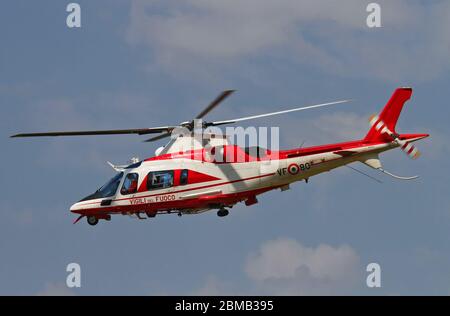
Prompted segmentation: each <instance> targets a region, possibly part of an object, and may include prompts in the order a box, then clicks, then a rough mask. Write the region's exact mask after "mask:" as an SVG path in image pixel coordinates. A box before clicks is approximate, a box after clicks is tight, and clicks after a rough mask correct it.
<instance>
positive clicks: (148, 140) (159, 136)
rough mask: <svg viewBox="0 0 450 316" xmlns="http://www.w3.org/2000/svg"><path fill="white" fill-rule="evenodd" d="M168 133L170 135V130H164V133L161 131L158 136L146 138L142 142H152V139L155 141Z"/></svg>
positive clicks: (167, 135)
mask: <svg viewBox="0 0 450 316" xmlns="http://www.w3.org/2000/svg"><path fill="white" fill-rule="evenodd" d="M170 135H171V132H165V133H163V134H161V135H158V136H155V137H152V138H149V139H146V140H144V142H146V143H149V142H154V141H157V140H160V139H163V138H166V137H169V136H170Z"/></svg>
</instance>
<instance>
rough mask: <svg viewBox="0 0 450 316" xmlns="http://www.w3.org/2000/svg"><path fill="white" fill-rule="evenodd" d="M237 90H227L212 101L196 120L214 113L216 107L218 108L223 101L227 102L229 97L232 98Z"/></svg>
mask: <svg viewBox="0 0 450 316" xmlns="http://www.w3.org/2000/svg"><path fill="white" fill-rule="evenodd" d="M234 91H235V90H225V91H223V92H222V93H221V94H219V96H217V98H216V99H215V100H214V101H212V102H211V103H210V104H209V105H208V106H207V107H206V108H205V109H204V110H203V111H201V112H200V113H199V114H198V115H197V116H196V117H195V118H196V119H201V118H202V117H204V116H205V115H206V114H208V113H209V112H211V111H212V109H214V108H215V107H216V106H218V105H219V104H220V103H221V102H222V101H223V100H225V99H226V98H227V97H228V96H230V95H231V94H232V93H233V92H234Z"/></svg>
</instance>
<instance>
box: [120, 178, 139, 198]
mask: <svg viewBox="0 0 450 316" xmlns="http://www.w3.org/2000/svg"><path fill="white" fill-rule="evenodd" d="M138 180H139V175H138V174H137V173H129V174H127V176H126V177H125V180H123V185H122V189H120V193H121V194H122V195H127V194H133V193H136V192H137V189H138Z"/></svg>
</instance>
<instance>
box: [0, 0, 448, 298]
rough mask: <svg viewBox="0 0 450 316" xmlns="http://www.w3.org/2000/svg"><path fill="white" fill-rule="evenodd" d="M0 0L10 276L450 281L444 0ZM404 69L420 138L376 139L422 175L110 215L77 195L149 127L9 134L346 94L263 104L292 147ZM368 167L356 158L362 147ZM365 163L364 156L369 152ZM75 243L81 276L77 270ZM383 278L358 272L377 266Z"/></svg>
mask: <svg viewBox="0 0 450 316" xmlns="http://www.w3.org/2000/svg"><path fill="white" fill-rule="evenodd" d="M68 3H69V1H67V3H66V2H64V1H59V0H58V1H56V0H54V1H52V0H46V1H39V2H30V1H5V2H4V3H3V4H2V10H1V11H0V38H1V39H2V43H1V46H0V53H1V55H0V104H1V107H2V115H1V125H0V131H1V134H2V135H3V137H1V138H0V142H1V148H2V155H1V156H0V159H1V161H0V165H1V166H2V169H1V170H2V174H3V176H2V177H1V179H0V187H1V188H2V190H1V192H2V193H1V197H2V199H1V201H0V216H1V220H0V258H1V260H0V294H29V295H36V294H78V295H83V294H86V295H98V294H125V295H129V294H144V295H155V294H364V295H380V294H387V295H392V294H444V295H448V294H449V293H450V248H449V247H450V246H449V242H448V241H449V236H448V231H449V230H450V200H449V197H448V182H449V180H450V175H449V172H448V170H449V169H448V167H449V166H448V159H447V157H448V154H449V145H448V142H447V139H446V138H447V137H448V136H449V133H450V131H449V127H448V123H447V119H448V117H449V114H450V112H449V110H448V106H447V102H448V100H449V98H450V91H449V89H448V86H449V84H450V75H449V69H450V60H449V59H448V56H449V53H450V33H449V31H448V30H449V29H450V24H449V23H450V22H449V21H450V6H449V4H448V3H447V2H446V1H433V2H424V1H401V0H396V1H389V2H387V1H379V2H378V3H379V4H380V5H381V8H382V27H381V28H379V29H369V28H368V27H367V26H366V24H365V20H366V17H367V12H366V11H365V7H366V5H367V4H368V3H369V1H367V3H366V2H365V1H356V0H355V1H353V0H347V1H339V2H337V1H294V0H282V1H255V0H248V1H234V0H232V1H216V2H212V1H206V0H197V1H195V0H189V1H170V2H167V1H108V2H106V1H78V3H79V4H80V5H81V10H82V17H81V18H82V27H81V28H80V29H69V28H67V27H66V25H65V20H66V15H67V13H66V12H65V6H66V5H67V4H68ZM397 86H412V87H413V88H414V94H413V97H412V100H411V101H410V102H409V103H407V104H406V106H405V108H404V111H403V113H402V116H401V117H400V120H399V123H398V125H397V126H398V130H399V131H400V132H426V133H430V134H431V135H432V136H431V138H429V139H426V140H425V141H423V142H421V143H418V144H417V145H418V147H419V148H420V149H421V151H422V152H423V156H422V157H421V158H420V159H419V160H417V161H411V160H409V159H408V158H407V157H406V156H405V155H403V154H402V153H401V152H400V151H394V152H390V153H387V154H385V155H384V156H383V162H384V165H385V167H386V169H388V170H391V171H393V172H396V173H399V174H405V175H410V174H411V175H412V174H419V175H421V178H420V179H419V180H418V181H415V182H397V181H394V180H392V179H390V178H383V176H380V175H376V176H377V177H378V178H380V179H382V180H383V184H378V183H376V182H373V181H371V180H369V179H367V178H365V177H363V176H361V175H359V174H357V173H355V172H352V171H351V170H349V169H347V168H344V169H342V170H336V171H333V172H330V173H329V174H326V175H319V176H317V177H315V178H312V179H311V181H310V183H309V184H304V183H298V184H296V185H294V186H293V187H292V189H291V190H289V191H286V192H282V193H280V192H279V191H274V192H270V193H268V194H266V195H264V196H261V197H260V198H259V204H257V205H254V206H252V207H245V206H244V205H239V206H236V207H235V208H233V210H232V212H231V214H230V216H228V217H227V218H223V219H219V218H218V217H217V216H216V214H215V212H210V213H205V214H201V215H197V216H183V217H182V218H178V217H177V216H160V217H157V218H155V219H154V220H146V221H138V220H135V219H131V218H128V217H119V216H117V217H113V220H112V221H111V222H109V223H103V222H101V223H100V224H99V225H97V226H96V227H95V228H93V227H90V226H88V225H87V224H86V223H85V222H84V221H83V222H81V223H79V224H77V225H72V220H73V219H74V216H73V215H72V214H70V213H69V211H68V209H69V207H70V205H71V204H72V203H73V202H75V201H77V200H79V199H80V198H81V197H83V196H85V195H87V194H89V193H91V192H92V191H93V190H95V189H96V188H97V187H98V186H99V185H101V184H102V183H103V182H105V181H106V180H107V179H108V178H110V177H111V176H112V175H113V170H112V169H111V168H110V167H109V166H108V165H107V164H106V161H107V160H109V161H113V162H116V163H124V162H126V161H127V160H128V159H129V158H131V157H132V156H136V155H137V156H139V157H141V158H145V157H150V156H152V155H153V153H154V150H155V149H156V148H157V147H158V146H159V145H160V144H148V143H143V142H142V141H141V139H140V138H139V137H137V136H114V137H90V138H81V137H80V138H68V139H33V140H29V139H28V140H17V139H14V140H13V139H9V138H8V136H9V135H11V134H14V133H16V132H27V131H47V130H65V129H67V130H70V129H104V128H106V129H110V128H133V127H151V126H160V125H165V124H176V123H178V122H181V121H185V120H188V119H190V118H191V117H192V116H193V113H197V112H198V111H200V110H201V109H202V108H203V107H204V106H205V105H206V104H207V103H208V102H209V101H210V100H211V99H213V98H214V97H215V96H216V95H217V94H218V93H219V92H220V91H222V90H225V89H228V88H234V89H237V93H236V94H234V95H233V96H232V97H231V98H230V99H228V100H227V101H226V102H225V103H224V104H222V106H221V107H220V108H218V109H216V110H215V111H214V113H211V114H210V118H211V119H228V118H233V117H236V116H241V115H252V114H257V113H264V112H270V111H276V110H279V109H284V108H289V107H294V106H301V105H308V104H311V103H321V102H327V101H331V100H338V99H342V98H352V99H354V100H355V101H354V102H352V103H351V104H349V105H343V106H338V107H335V108H332V109H320V110H317V111H310V112H308V113H305V112H302V113H294V114H291V115H286V116H280V117H276V118H272V119H270V120H269V119H263V120H260V121H258V124H260V125H261V126H280V128H281V130H280V131H281V147H282V148H289V147H294V146H298V145H300V144H301V143H302V142H303V141H305V142H306V143H305V146H308V145H313V144H319V143H329V142H335V141H342V140H347V139H354V138H358V137H361V136H363V135H364V133H365V132H366V130H367V129H368V128H369V127H368V123H367V118H368V117H369V115H370V114H372V113H374V112H377V111H379V110H380V108H381V107H382V106H383V105H384V104H385V102H386V101H387V99H388V98H389V96H390V94H391V93H392V91H393V90H394V89H395V88H396V87H397ZM359 168H360V169H364V168H365V167H364V166H360V167H359ZM367 172H369V173H371V174H373V173H372V171H370V170H368V171H367ZM70 262H77V263H79V264H80V265H81V269H82V287H81V288H80V289H75V290H74V289H68V288H66V287H65V278H66V275H67V273H66V271H65V268H66V265H67V264H69V263H70ZM370 262H377V263H379V264H380V265H381V268H382V288H380V289H369V288H367V287H366V285H365V279H366V275H367V273H366V272H365V269H366V265H367V264H369V263H370Z"/></svg>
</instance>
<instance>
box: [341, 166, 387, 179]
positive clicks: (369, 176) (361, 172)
mask: <svg viewBox="0 0 450 316" xmlns="http://www.w3.org/2000/svg"><path fill="white" fill-rule="evenodd" d="M344 166H346V167H347V168H349V169H352V170H353V171H356V172H358V173H360V174H362V175H364V176H366V177H368V178H370V179H372V180H373V181H376V182H378V183H383V181H381V180H378V179H377V178H375V177H372V176H371V175H369V174H367V173H365V172H363V171H361V170H358V169H356V168H353V167H350V166H348V165H344Z"/></svg>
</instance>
